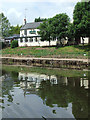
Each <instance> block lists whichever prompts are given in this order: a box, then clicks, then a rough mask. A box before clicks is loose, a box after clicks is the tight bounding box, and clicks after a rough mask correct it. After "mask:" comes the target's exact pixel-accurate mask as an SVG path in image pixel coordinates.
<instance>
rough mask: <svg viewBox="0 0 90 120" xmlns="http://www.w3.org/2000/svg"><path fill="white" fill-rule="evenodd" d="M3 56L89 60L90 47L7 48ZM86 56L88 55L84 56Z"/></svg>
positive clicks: (3, 51)
mask: <svg viewBox="0 0 90 120" xmlns="http://www.w3.org/2000/svg"><path fill="white" fill-rule="evenodd" d="M0 52H1V53H2V56H21V54H22V56H27V57H29V56H30V57H57V58H88V57H89V56H90V55H89V52H90V45H85V46H79V45H78V46H65V47H60V48H56V47H17V48H13V49H12V48H10V47H9V48H5V49H3V50H2V51H0ZM84 54H86V55H85V56H84Z"/></svg>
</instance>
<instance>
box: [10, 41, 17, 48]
mask: <svg viewBox="0 0 90 120" xmlns="http://www.w3.org/2000/svg"><path fill="white" fill-rule="evenodd" d="M15 47H18V41H17V40H13V41H12V43H11V48H15Z"/></svg>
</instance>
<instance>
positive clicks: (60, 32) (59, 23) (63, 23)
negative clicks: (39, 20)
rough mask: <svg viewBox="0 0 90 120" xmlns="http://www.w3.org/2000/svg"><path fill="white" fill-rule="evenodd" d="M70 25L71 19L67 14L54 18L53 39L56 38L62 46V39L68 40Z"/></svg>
mask: <svg viewBox="0 0 90 120" xmlns="http://www.w3.org/2000/svg"><path fill="white" fill-rule="evenodd" d="M69 23H70V19H69V17H68V15H66V14H65V13H62V14H57V15H56V16H54V17H53V18H52V22H51V24H52V25H51V26H52V31H53V33H52V37H53V36H54V37H56V38H57V39H58V41H60V44H61V45H62V42H61V39H63V38H64V39H66V37H67V35H68V34H67V30H68V25H69Z"/></svg>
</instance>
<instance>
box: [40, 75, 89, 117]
mask: <svg viewBox="0 0 90 120" xmlns="http://www.w3.org/2000/svg"><path fill="white" fill-rule="evenodd" d="M58 78H60V79H61V77H58ZM60 79H58V84H57V85H52V84H51V83H50V81H49V80H48V81H42V82H41V85H40V88H39V96H40V97H41V98H42V99H43V101H44V104H46V105H47V106H50V107H54V104H57V105H58V107H68V103H70V102H72V113H73V115H74V116H75V118H85V117H86V118H87V117H88V95H87V94H88V91H87V90H85V89H84V87H80V78H68V85H65V84H63V83H62V82H60Z"/></svg>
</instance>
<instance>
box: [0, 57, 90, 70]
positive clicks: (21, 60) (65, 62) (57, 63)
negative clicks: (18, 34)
mask: <svg viewBox="0 0 90 120" xmlns="http://www.w3.org/2000/svg"><path fill="white" fill-rule="evenodd" d="M0 60H1V61H2V64H7V65H27V66H37V67H52V68H67V69H88V68H89V64H90V62H89V61H88V59H66V58H61V59H60V58H34V57H33V58H30V57H1V59H0Z"/></svg>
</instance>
